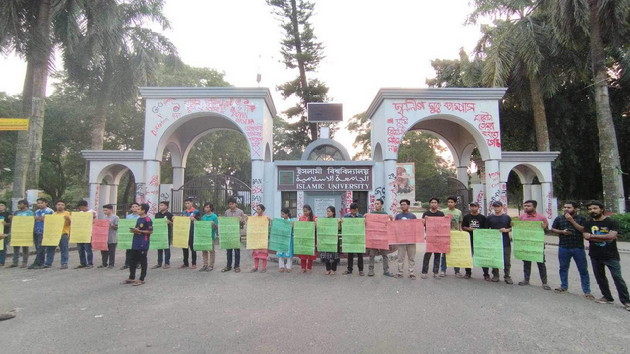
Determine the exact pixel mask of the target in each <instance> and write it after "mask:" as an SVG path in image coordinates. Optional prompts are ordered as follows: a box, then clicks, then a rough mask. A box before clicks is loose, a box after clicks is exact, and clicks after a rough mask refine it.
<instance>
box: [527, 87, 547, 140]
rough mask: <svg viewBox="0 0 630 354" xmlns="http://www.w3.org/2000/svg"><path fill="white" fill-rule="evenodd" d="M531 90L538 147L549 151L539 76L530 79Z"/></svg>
mask: <svg viewBox="0 0 630 354" xmlns="http://www.w3.org/2000/svg"><path fill="white" fill-rule="evenodd" d="M529 91H530V94H531V96H532V109H533V110H534V127H535V128H536V148H537V149H538V151H549V130H548V129H547V115H546V114H545V100H544V98H543V95H542V91H541V90H540V82H539V80H538V77H533V78H531V79H529Z"/></svg>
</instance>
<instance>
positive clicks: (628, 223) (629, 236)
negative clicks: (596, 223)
mask: <svg viewBox="0 0 630 354" xmlns="http://www.w3.org/2000/svg"><path fill="white" fill-rule="evenodd" d="M611 218H613V219H614V220H616V221H617V222H618V223H619V235H617V240H619V241H630V213H625V214H613V215H612V216H611Z"/></svg>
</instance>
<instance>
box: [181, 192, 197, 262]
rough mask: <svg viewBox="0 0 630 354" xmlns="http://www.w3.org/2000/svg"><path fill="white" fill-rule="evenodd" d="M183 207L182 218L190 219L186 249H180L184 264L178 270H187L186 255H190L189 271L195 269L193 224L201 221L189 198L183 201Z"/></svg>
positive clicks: (195, 256) (195, 253) (195, 255)
mask: <svg viewBox="0 0 630 354" xmlns="http://www.w3.org/2000/svg"><path fill="white" fill-rule="evenodd" d="M184 207H185V208H186V209H184V211H182V216H187V217H188V218H190V230H189V231H188V248H182V253H183V255H184V264H182V265H180V266H179V268H188V254H189V253H190V256H191V264H190V269H197V252H196V251H195V247H194V243H195V228H194V227H193V223H194V222H195V221H196V220H199V219H201V214H200V213H199V210H197V209H196V208H195V203H194V202H193V200H192V199H190V198H188V199H186V200H184ZM189 250H190V252H189Z"/></svg>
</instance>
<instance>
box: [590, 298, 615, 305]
mask: <svg viewBox="0 0 630 354" xmlns="http://www.w3.org/2000/svg"><path fill="white" fill-rule="evenodd" d="M595 302H596V303H598V304H612V303H613V302H615V300H609V299H607V298H605V297H603V296H602V297H601V298H599V299H597V300H595Z"/></svg>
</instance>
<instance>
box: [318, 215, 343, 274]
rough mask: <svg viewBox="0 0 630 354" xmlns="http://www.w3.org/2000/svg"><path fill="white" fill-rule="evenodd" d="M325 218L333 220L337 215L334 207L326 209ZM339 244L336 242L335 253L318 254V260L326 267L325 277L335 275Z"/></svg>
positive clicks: (339, 250)
mask: <svg viewBox="0 0 630 354" xmlns="http://www.w3.org/2000/svg"><path fill="white" fill-rule="evenodd" d="M326 217H327V218H335V219H336V217H337V213H336V210H335V207H334V206H332V205H331V206H329V207H328V208H326ZM338 232H339V219H337V233H338ZM340 246H341V245H340V243H339V241H337V252H320V253H319V258H320V259H321V260H322V262H324V264H325V265H326V275H335V272H336V271H337V265H338V264H339V254H340V253H341V249H340Z"/></svg>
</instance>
